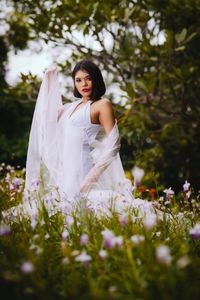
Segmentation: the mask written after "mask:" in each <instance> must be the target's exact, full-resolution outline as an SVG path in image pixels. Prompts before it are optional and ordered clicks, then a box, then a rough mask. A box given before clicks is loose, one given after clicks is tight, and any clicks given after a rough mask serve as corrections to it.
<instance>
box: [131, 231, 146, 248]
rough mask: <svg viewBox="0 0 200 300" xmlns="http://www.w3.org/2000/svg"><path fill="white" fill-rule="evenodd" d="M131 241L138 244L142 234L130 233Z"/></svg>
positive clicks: (142, 238) (142, 239) (141, 240)
mask: <svg viewBox="0 0 200 300" xmlns="http://www.w3.org/2000/svg"><path fill="white" fill-rule="evenodd" d="M131 241H132V242H133V243H134V244H135V245H137V246H138V245H139V244H140V243H141V242H143V241H144V236H143V235H139V234H135V235H132V237H131Z"/></svg>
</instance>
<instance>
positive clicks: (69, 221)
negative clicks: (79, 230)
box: [65, 216, 74, 227]
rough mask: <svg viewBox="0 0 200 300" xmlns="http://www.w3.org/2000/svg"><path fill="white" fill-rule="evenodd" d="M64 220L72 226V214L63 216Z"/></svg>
mask: <svg viewBox="0 0 200 300" xmlns="http://www.w3.org/2000/svg"><path fill="white" fill-rule="evenodd" d="M65 222H66V224H67V225H68V226H69V227H70V226H72V225H73V224H74V218H73V217H72V216H67V217H66V218H65Z"/></svg>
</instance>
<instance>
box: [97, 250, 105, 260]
mask: <svg viewBox="0 0 200 300" xmlns="http://www.w3.org/2000/svg"><path fill="white" fill-rule="evenodd" d="M106 256H107V251H106V250H104V249H101V250H100V251H99V257H100V258H101V259H104V258H105V257H106Z"/></svg>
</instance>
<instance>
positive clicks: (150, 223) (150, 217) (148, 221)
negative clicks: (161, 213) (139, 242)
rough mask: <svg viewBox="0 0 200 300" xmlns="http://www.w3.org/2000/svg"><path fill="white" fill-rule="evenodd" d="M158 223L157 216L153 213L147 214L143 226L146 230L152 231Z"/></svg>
mask: <svg viewBox="0 0 200 300" xmlns="http://www.w3.org/2000/svg"><path fill="white" fill-rule="evenodd" d="M156 223H157V218H156V215H155V214H153V213H149V214H146V215H145V217H144V220H143V225H144V228H145V229H146V230H151V229H152V228H153V227H154V226H155V225H156Z"/></svg>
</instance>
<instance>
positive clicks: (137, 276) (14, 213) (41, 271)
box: [0, 164, 200, 300]
mask: <svg viewBox="0 0 200 300" xmlns="http://www.w3.org/2000/svg"><path fill="white" fill-rule="evenodd" d="M24 171H25V170H20V168H16V169H14V168H13V167H11V166H6V165H5V164H1V166H0V172H1V182H0V195H1V198H0V199H1V200H0V209H1V220H0V281H1V288H0V289H1V290H0V294H1V297H2V298H1V299H70V300H71V299H84V300H85V299H123V300H124V299H130V300H132V299H138V300H139V299H199V295H200V285H199V282H200V199H199V195H196V194H195V193H194V191H193V190H192V187H191V186H190V184H189V182H187V181H186V182H185V183H183V191H182V192H180V193H179V195H175V194H174V192H173V188H172V187H166V189H165V190H164V191H163V194H162V195H159V196H157V198H155V199H154V200H151V201H150V200H149V199H148V197H147V198H146V199H140V198H141V197H142V193H141V192H140V188H139V186H138V187H137V189H136V190H135V191H134V193H135V199H136V203H139V205H138V206H137V207H134V206H132V207H131V208H130V207H129V208H127V207H124V210H122V211H121V212H118V211H116V210H115V209H113V207H110V210H109V213H108V214H105V215H104V214H101V215H98V214H96V213H95V211H94V210H92V209H90V208H88V207H87V204H86V203H85V202H80V203H83V204H84V205H81V206H80V205H77V207H75V208H74V210H71V211H70V213H69V211H68V210H67V208H66V207H60V209H56V207H58V205H57V203H58V202H56V201H57V200H56V199H55V195H54V197H53V194H49V195H44V197H43V198H42V197H41V195H40V194H39V192H38V189H37V182H35V183H34V185H33V191H32V195H31V196H30V195H29V196H27V195H23V187H24V179H23V178H24ZM34 201H35V202H40V204H41V205H40V207H39V208H38V209H37V208H36V207H35V206H34ZM20 203H29V204H30V205H32V208H33V211H32V212H33V213H32V215H31V216H30V215H29V216H28V215H26V214H24V213H23V209H22V206H20V205H19V204H20ZM49 203H51V205H49ZM52 203H53V204H52ZM80 203H79V204H80ZM141 203H143V204H142V205H141ZM54 204H55V205H54ZM150 204H151V206H150ZM17 205H19V209H18V210H17V209H16V210H15V207H16V206H17ZM20 207H21V208H20ZM49 207H50V209H48V208H49ZM7 212H10V213H7Z"/></svg>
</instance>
